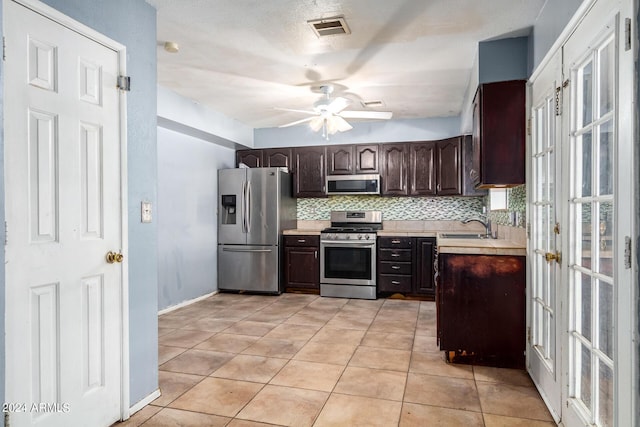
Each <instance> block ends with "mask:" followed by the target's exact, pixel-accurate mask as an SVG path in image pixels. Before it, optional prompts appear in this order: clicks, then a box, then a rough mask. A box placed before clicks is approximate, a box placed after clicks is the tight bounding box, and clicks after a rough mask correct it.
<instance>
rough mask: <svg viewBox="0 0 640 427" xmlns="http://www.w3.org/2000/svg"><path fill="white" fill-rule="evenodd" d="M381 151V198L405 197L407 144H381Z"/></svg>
mask: <svg viewBox="0 0 640 427" xmlns="http://www.w3.org/2000/svg"><path fill="white" fill-rule="evenodd" d="M380 147H381V149H382V176H381V180H382V189H381V191H380V194H382V195H383V196H406V195H407V193H408V191H407V190H408V189H407V175H408V173H407V166H408V164H409V159H408V154H409V147H408V144H383V145H381V146H380Z"/></svg>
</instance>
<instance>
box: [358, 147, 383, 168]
mask: <svg viewBox="0 0 640 427" xmlns="http://www.w3.org/2000/svg"><path fill="white" fill-rule="evenodd" d="M354 152H355V157H356V169H355V173H361V174H365V173H379V172H380V167H379V162H378V145H377V144H376V145H355V146H354Z"/></svg>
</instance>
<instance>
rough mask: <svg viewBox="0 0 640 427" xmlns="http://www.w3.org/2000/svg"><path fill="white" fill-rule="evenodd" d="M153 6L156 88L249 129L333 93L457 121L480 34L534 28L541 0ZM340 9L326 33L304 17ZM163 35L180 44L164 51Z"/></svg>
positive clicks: (160, 2) (209, 1)
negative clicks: (340, 19)
mask: <svg viewBox="0 0 640 427" xmlns="http://www.w3.org/2000/svg"><path fill="white" fill-rule="evenodd" d="M147 1H148V3H150V4H151V5H153V6H155V7H156V9H157V10H158V83H159V84H160V85H162V86H165V87H167V88H169V89H171V90H173V91H175V92H177V93H178V94H180V95H182V96H184V97H187V98H190V99H193V100H195V101H198V102H199V103H201V104H203V105H206V106H208V107H210V108H211V109H213V110H215V111H218V112H220V113H223V114H225V115H227V116H228V117H231V118H234V119H237V120H239V121H240V122H242V123H245V124H246V125H248V126H251V127H253V128H263V127H275V126H278V125H282V124H285V123H288V122H290V121H293V120H297V119H301V118H304V117H305V116H304V115H301V114H298V113H291V112H283V111H276V110H274V108H273V107H276V106H278V107H286V108H294V109H307V110H308V109H310V108H311V106H312V104H313V103H314V102H315V101H316V100H318V99H319V98H320V97H321V95H320V93H319V86H320V85H321V84H327V83H331V84H333V85H334V86H335V93H334V96H344V97H346V98H348V99H350V100H351V101H352V104H351V105H350V106H349V107H348V109H350V110H364V109H365V108H364V107H363V106H362V105H361V104H360V101H363V100H365V101H368V100H382V101H383V102H384V107H381V108H380V107H378V108H376V109H377V110H382V111H392V112H393V114H394V119H402V118H424V117H440V116H457V115H459V114H460V112H461V108H462V100H463V97H464V93H465V90H466V89H467V85H468V82H469V78H470V73H471V70H472V66H473V63H474V59H475V56H476V54H477V44H478V42H479V41H484V40H491V39H499V38H503V37H505V36H514V35H523V34H525V35H526V34H527V33H528V28H530V27H531V26H532V25H533V24H534V22H535V19H536V17H537V16H538V13H539V12H540V10H541V8H542V6H543V5H544V3H545V0H147ZM334 16H344V18H345V19H346V21H347V24H348V25H349V27H350V29H351V34H350V35H343V36H332V37H327V38H323V39H319V38H318V37H317V36H316V35H315V34H314V33H313V31H312V30H311V27H310V26H309V25H308V24H307V21H308V20H311V19H317V18H328V17H334ZM165 41H173V42H177V43H178V44H179V46H180V51H179V52H178V53H175V54H171V53H168V52H166V51H165V50H164V49H163V48H162V45H163V43H164V42H165Z"/></svg>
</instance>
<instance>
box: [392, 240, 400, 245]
mask: <svg viewBox="0 0 640 427" xmlns="http://www.w3.org/2000/svg"><path fill="white" fill-rule="evenodd" d="M391 243H392V244H394V245H397V244H399V243H400V240H392V241H391Z"/></svg>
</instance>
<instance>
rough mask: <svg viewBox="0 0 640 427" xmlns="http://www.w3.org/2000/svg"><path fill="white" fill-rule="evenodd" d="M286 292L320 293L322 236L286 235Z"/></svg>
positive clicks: (284, 268)
mask: <svg viewBox="0 0 640 427" xmlns="http://www.w3.org/2000/svg"><path fill="white" fill-rule="evenodd" d="M283 240H284V257H283V258H284V266H283V271H284V274H283V280H284V286H283V287H284V290H285V292H304V293H314V294H319V293H320V259H319V251H320V237H319V236H303V235H299V236H298V235H296V236H284V239H283Z"/></svg>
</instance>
